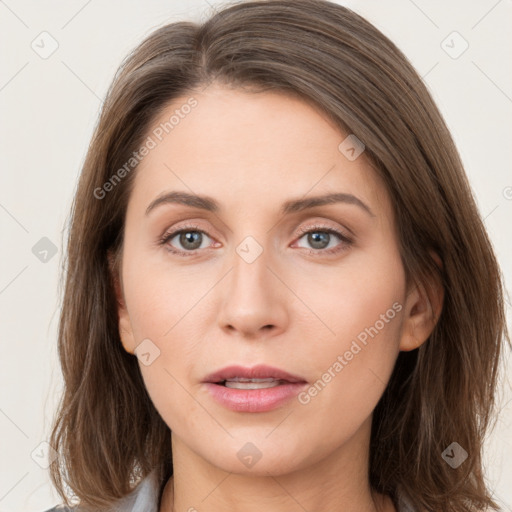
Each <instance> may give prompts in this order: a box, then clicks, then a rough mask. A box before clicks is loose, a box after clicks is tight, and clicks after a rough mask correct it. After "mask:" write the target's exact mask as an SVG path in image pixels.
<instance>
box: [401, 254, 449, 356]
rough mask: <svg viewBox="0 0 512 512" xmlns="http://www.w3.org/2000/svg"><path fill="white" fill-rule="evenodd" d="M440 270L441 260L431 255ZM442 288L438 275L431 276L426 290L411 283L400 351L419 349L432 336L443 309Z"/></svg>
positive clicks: (420, 285) (435, 255)
mask: <svg viewBox="0 0 512 512" xmlns="http://www.w3.org/2000/svg"><path fill="white" fill-rule="evenodd" d="M433 257H434V260H435V261H436V263H437V264H438V266H439V268H441V260H440V259H439V257H438V256H437V254H433ZM443 299H444V288H443V285H442V282H441V279H440V277H439V276H438V275H435V276H432V277H431V279H430V280H429V283H428V290H427V289H426V287H425V286H424V285H423V284H422V283H413V284H412V285H411V289H410V290H409V293H408V295H407V298H406V300H405V308H404V309H405V312H404V320H403V324H402V333H401V339H400V350H401V351H404V352H408V351H410V350H414V349H416V348H418V347H420V346H421V345H422V344H423V343H424V342H425V341H426V340H427V339H428V337H429V336H430V335H431V334H432V331H433V330H434V327H435V326H436V324H437V321H438V320H439V317H440V315H441V311H442V308H443Z"/></svg>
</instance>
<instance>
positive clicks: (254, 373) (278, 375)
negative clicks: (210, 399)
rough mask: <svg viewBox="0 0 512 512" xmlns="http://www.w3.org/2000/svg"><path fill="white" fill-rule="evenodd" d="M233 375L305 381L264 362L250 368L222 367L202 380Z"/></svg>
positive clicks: (214, 379) (220, 379) (232, 376)
mask: <svg viewBox="0 0 512 512" xmlns="http://www.w3.org/2000/svg"><path fill="white" fill-rule="evenodd" d="M235 377H242V378H246V379H267V378H271V377H272V378H274V379H276V380H286V381H288V382H306V381H305V380H304V379H303V378H302V377H299V376H297V375H292V374H291V373H288V372H285V371H284V370H280V369H279V368H275V367H273V366H267V365H264V364H260V365H257V366H253V367H251V368H247V367H244V366H227V367H226V368H222V369H221V370H218V371H216V372H214V373H212V374H210V375H208V376H207V377H205V379H204V380H203V382H213V383H216V382H223V381H225V380H228V379H233V378H235Z"/></svg>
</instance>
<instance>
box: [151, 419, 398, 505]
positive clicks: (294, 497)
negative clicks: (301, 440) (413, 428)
mask: <svg viewBox="0 0 512 512" xmlns="http://www.w3.org/2000/svg"><path fill="white" fill-rule="evenodd" d="M370 430H371V417H370V419H369V421H368V422H366V423H365V424H363V425H362V427H361V428H360V429H359V431H357V432H356V434H355V435H354V436H353V437H352V438H351V439H350V440H348V441H347V442H346V443H345V444H344V445H342V446H341V447H339V449H338V450H336V451H335V452H333V453H331V454H329V456H328V457H326V458H324V459H322V460H318V461H315V462H313V463H311V464H306V465H305V466H304V467H301V468H299V469H296V470H294V471H292V472H284V473H280V472H278V471H272V470H271V469H270V468H269V469H268V470H267V471H263V473H264V474H261V473H262V472H261V471H260V473H258V474H255V473H252V474H251V473H247V474H240V473H234V472H231V471H225V470H222V469H220V468H219V467H217V466H215V465H213V464H211V463H209V462H208V461H206V460H205V459H203V458H201V457H199V456H198V455H197V454H196V453H195V452H193V451H192V450H190V449H189V448H188V446H186V445H185V444H184V443H183V442H182V441H181V440H180V439H179V438H178V437H176V435H175V434H172V451H173V467H174V475H173V477H171V478H170V479H169V481H168V482H167V485H166V487H165V489H164V492H163V496H162V502H161V506H160V512H194V511H198V510H200V511H201V512H217V511H218V510H225V511H229V512H242V511H243V512H260V511H261V510H266V511H269V512H289V511H290V510H315V511H316V512H327V511H330V512H332V511H337V510H339V511H343V512H395V507H394V506H393V504H392V502H391V500H390V499H389V497H387V496H383V495H380V494H378V493H376V492H375V491H373V490H372V489H371V488H370V485H369V480H368V446H369V436H370ZM313 457H314V454H311V457H310V458H311V459H312V458H313ZM255 467H256V466H255Z"/></svg>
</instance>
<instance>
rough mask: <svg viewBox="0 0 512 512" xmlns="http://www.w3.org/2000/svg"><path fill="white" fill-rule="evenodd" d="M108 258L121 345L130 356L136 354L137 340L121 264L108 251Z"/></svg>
mask: <svg viewBox="0 0 512 512" xmlns="http://www.w3.org/2000/svg"><path fill="white" fill-rule="evenodd" d="M107 257H108V266H109V271H110V276H111V278H112V283H113V286H114V290H115V295H116V304H117V317H118V328H119V337H120V338H121V343H122V345H123V347H124V349H125V350H126V352H128V353H129V354H134V350H135V339H134V336H133V329H132V325H131V322H130V317H129V315H128V309H127V308H126V302H125V300H124V293H123V289H122V288H123V287H122V283H121V277H120V264H119V262H118V261H116V257H115V255H114V253H113V252H112V251H108V253H107Z"/></svg>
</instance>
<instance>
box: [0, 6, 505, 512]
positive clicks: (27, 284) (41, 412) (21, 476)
mask: <svg viewBox="0 0 512 512" xmlns="http://www.w3.org/2000/svg"><path fill="white" fill-rule="evenodd" d="M209 1H210V5H208V3H206V1H205V0H196V1H185V0H179V1H178V0H167V1H164V0H151V1H142V0H138V1H130V2H128V1H125V2H123V1H121V0H111V1H109V2H105V1H104V2H100V1H99V0H88V1H87V0H72V1H67V2H64V1H56V0H48V1H44V2H36V1H31V2H30V1H23V0H6V1H1V0H0V41H1V45H2V46H1V48H2V54H1V55H2V63H1V66H0V109H1V114H2V115H1V119H2V122H1V125H0V130H1V132H0V144H1V151H0V161H1V164H0V168H1V181H0V226H1V230H0V235H1V239H0V244H1V245H0V248H1V257H2V260H1V262H2V264H1V269H0V312H1V329H0V334H1V340H2V345H1V348H2V351H1V356H0V365H1V366H0V369H1V372H0V381H1V390H2V393H1V397H0V442H1V448H0V462H1V469H0V512H7V511H19V512H25V511H27V512H32V511H34V512H35V511H40V512H42V511H43V510H46V509H47V508H50V507H51V506H53V505H54V504H56V503H57V502H58V501H59V500H58V497H57V494H56V492H55V491H54V490H53V489H52V488H51V486H50V484H49V478H48V474H47V471H46V470H45V469H43V468H41V467H40V465H38V464H37V463H36V462H35V460H38V461H41V460H42V461H44V459H45V454H46V453H47V448H45V445H44V444H43V445H41V444H40V443H42V442H43V443H44V441H45V440H46V439H48V435H49V430H50V423H51V419H52V415H53V412H54V410H55V406H56V403H57V399H58V396H59V391H60V389H61V385H62V382H61V375H60V369H59V365H58V361H57V355H56V332H57V323H58V316H59V314H58V311H59V309H58V308H59V290H58V281H59V266H60V264H61V259H62V247H63V242H64V241H65V236H66V235H65V225H66V220H67V215H68V210H69V207H70V204H71V199H72V196H73V192H74V189H75V185H76V180H77V176H78V173H79V170H80V166H81V164H82V162H83V159H84V156H85V152H86V149H87V145H88V142H89V138H90V136H91V133H92V129H93V126H94V123H95V121H96V119H97V116H98V112H99V109H100V107H101V102H102V98H104V95H105V93H106V89H107V87H108V85H109V83H110V81H111V79H112V77H113V75H114V72H115V70H116V68H117V66H118V65H119V64H120V62H121V60H122V58H123V57H124V56H125V55H126V54H127V53H128V51H129V50H131V49H132V48H133V47H134V46H135V45H136V44H137V43H138V42H139V41H140V40H141V39H142V38H143V37H144V36H146V35H148V34H149V33H150V32H151V31H152V30H153V29H154V28H156V27H158V26H161V25H162V24H164V23H167V22H171V21H177V20H181V19H193V20H197V21H200V20H202V19H204V18H205V17H206V16H208V15H209V14H210V13H211V11H212V7H211V6H213V8H217V6H219V5H220V4H219V3H218V2H214V0H209ZM342 3H344V4H345V5H348V6H349V7H352V8H353V9H354V10H356V11H357V12H359V13H360V14H362V15H363V16H365V17H366V18H367V19H369V20H370V21H371V22H373V23H374V24H375V25H376V26H377V27H378V28H380V29H381V30H382V31H383V32H384V33H385V34H386V35H388V36H389V37H390V38H391V39H392V40H393V41H394V42H395V43H397V45H398V46H399V47H400V48H401V49H402V50H403V51H404V52H405V54H406V55H407V56H408V57H409V58H410V60H411V61H412V63H413V64H414V66H415V67H416V69H417V70H418V71H419V73H420V74H421V75H422V76H423V77H424V80H425V82H426V83H427V85H428V86H429V88H430V90H431V92H432V94H433V95H434V98H435V100H436V101H437V103H438V105H439V106H440V108H441V111H442V112H443V114H444V116H445V118H446V120H447V123H448V125H449V127H450V129H451V130H452V133H453V136H454V138H455V140H456V143H457V144H458V147H459V150H460V152H461V155H462V158H463V161H464V163H465V165H466V170H467V173H468V175H469V178H470V181H471V184H472V186H473V189H474V191H475V194H476V197H477V200H478V204H479V208H480V210H481V213H482V216H483V217H485V223H486V226H487V228H488V230H489V233H490V236H491V238H492V240H493V243H494V245H495V248H496V251H497V254H498V257H499V260H500V262H501V265H502V269H503V272H504V277H505V281H506V284H507V287H508V289H510V285H511V283H512V268H511V260H512V258H511V256H512V242H511V239H510V224H511V222H510V221H511V220H512V173H511V172H510V162H511V161H512V159H511V141H512V136H511V135H512V134H511V131H512V130H511V113H512V80H511V78H512V59H511V58H510V57H511V48H512V30H511V27H512V1H511V0H500V1H497V0H478V1H474V2H467V1H464V0H450V1H445V0H436V1H427V0H414V1H412V0H392V1H378V0H371V1H356V0H354V1H346V2H342ZM43 31H47V32H48V33H49V34H50V35H51V38H53V39H55V41H57V43H58V48H57V50H56V51H55V52H54V53H53V54H52V55H51V56H49V57H48V58H46V59H43V58H41V57H40V56H39V55H38V53H36V52H35V51H34V50H33V49H32V47H31V45H32V42H33V41H35V43H34V45H39V47H40V48H41V47H42V46H43V44H44V48H45V49H46V50H48V49H49V48H51V40H50V39H49V38H48V37H49V36H39V35H40V34H41V32H43ZM453 31H456V32H458V33H459V34H460V36H462V38H463V39H464V40H465V41H467V43H468V44H469V47H468V49H467V50H466V51H465V52H464V53H463V54H462V55H460V56H459V57H458V58H452V57H453V56H454V55H456V53H457V52H458V51H460V50H461V49H463V46H462V45H464V44H465V43H464V41H463V40H462V39H461V38H460V37H459V36H457V35H455V36H454V35H450V34H452V32H453ZM449 35H450V37H449V38H448V39H446V38H447V36H449ZM43 37H45V38H46V39H44V41H43V42H41V41H42V38H43ZM443 41H445V42H444V43H443ZM445 50H447V51H448V52H451V54H452V56H450V55H449V54H448V53H447V52H446V51H445ZM39 51H40V52H41V51H43V50H42V48H41V50H39ZM43 237H47V238H48V239H49V240H50V241H51V243H53V244H54V245H55V246H56V249H57V253H56V254H55V255H54V256H52V255H51V252H49V253H48V254H47V255H46V257H47V259H48V261H46V262H45V261H41V260H40V258H41V257H43V259H44V254H39V257H40V258H38V257H36V255H35V254H34V253H33V252H32V248H33V247H34V245H35V244H36V243H38V242H39V241H40V239H41V238H43ZM43 243H48V242H43ZM36 252H37V251H36ZM508 301H509V302H510V299H508ZM508 312H509V318H510V305H509V306H508ZM507 357H508V361H509V362H508V369H509V371H510V370H512V365H511V364H510V358H509V355H508V352H507ZM508 386H509V384H507V385H505V384H503V385H502V387H501V390H502V391H501V392H500V395H499V400H500V403H501V404H502V406H503V412H502V413H501V416H500V419H499V421H498V423H497V427H496V429H495V431H494V432H493V433H492V435H491V436H490V437H489V440H488V444H487V452H486V464H487V474H488V479H489V482H490V485H491V488H493V489H494V490H495V493H496V498H497V500H498V501H499V502H500V503H501V504H502V505H503V507H504V510H511V504H512V486H511V485H510V484H511V483H512V432H511V431H512V428H511V427H512V413H511V407H510V401H511V398H512V393H511V392H510V388H509V387H508ZM45 450H46V451H45ZM38 456H39V457H38ZM32 457H33V458H32Z"/></svg>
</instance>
